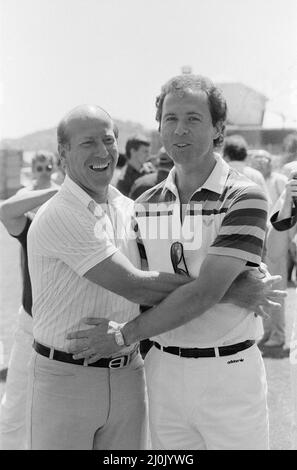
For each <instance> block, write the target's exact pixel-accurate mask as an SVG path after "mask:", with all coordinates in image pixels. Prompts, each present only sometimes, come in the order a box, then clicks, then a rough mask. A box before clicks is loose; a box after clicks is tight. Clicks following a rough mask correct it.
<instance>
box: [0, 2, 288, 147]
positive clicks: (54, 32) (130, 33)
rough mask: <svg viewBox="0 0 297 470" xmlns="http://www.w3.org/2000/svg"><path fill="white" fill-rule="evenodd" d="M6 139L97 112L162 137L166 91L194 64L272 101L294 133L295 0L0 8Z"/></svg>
mask: <svg viewBox="0 0 297 470" xmlns="http://www.w3.org/2000/svg"><path fill="white" fill-rule="evenodd" d="M0 18H1V20H0V21H1V24H0V31H1V33H0V34H1V42H0V138H8V137H10V138H11V137H20V136H23V135H25V134H28V133H31V132H34V131H37V130H41V129H47V128H50V127H54V126H56V125H57V123H58V121H59V120H60V119H61V118H62V117H63V115H64V114H65V113H66V112H68V111H69V110H70V109H71V108H73V107H74V106H76V105H78V104H82V103H96V104H99V105H100V106H102V107H103V108H105V109H106V110H107V111H108V112H109V113H110V114H111V115H112V116H113V117H115V118H118V119H123V120H130V121H134V122H139V123H141V124H143V125H144V126H145V127H147V128H149V129H156V128H157V125H156V122H155V119H154V116H155V106H154V102H155V97H156V96H157V95H158V93H159V91H160V88H161V85H162V84H163V83H164V82H165V81H166V80H167V79H169V78H170V77H171V76H173V75H177V74H179V73H180V72H181V67H182V66H184V65H189V66H191V67H192V70H193V72H194V73H201V74H203V75H207V76H209V77H210V78H212V79H213V80H214V81H232V82H238V81H239V82H243V83H245V84H246V85H248V86H250V87H252V88H255V89H256V90H257V91H260V92H261V93H264V94H265V95H266V96H267V97H268V98H269V102H268V103H267V110H268V112H267V115H266V117H265V124H266V125H272V126H274V125H286V126H289V125H293V126H294V127H296V126H297V1H296V0H0Z"/></svg>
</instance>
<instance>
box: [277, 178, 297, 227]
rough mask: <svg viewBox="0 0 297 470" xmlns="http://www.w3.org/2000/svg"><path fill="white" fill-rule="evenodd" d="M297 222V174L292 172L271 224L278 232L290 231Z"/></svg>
mask: <svg viewBox="0 0 297 470" xmlns="http://www.w3.org/2000/svg"><path fill="white" fill-rule="evenodd" d="M296 222H297V173H296V172H292V173H291V175H290V177H289V179H288V181H287V183H286V188H285V190H284V192H283V194H282V195H281V196H280V198H279V200H278V201H277V202H276V204H275V206H274V208H273V215H272V217H271V223H272V225H273V227H274V228H275V229H276V230H279V231H283V230H290V228H292V227H293V226H294V225H295V224H296Z"/></svg>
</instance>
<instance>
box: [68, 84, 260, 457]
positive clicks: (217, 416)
mask: <svg viewBox="0 0 297 470" xmlns="http://www.w3.org/2000/svg"><path fill="white" fill-rule="evenodd" d="M156 103H157V120H158V122H159V124H160V131H161V137H162V140H163V144H164V147H165V149H166V152H167V153H168V155H169V156H170V157H171V158H172V159H173V161H174V164H175V166H174V168H173V170H171V172H170V173H169V176H168V178H167V179H166V180H165V181H164V182H162V183H160V184H159V185H157V186H156V187H155V188H153V189H151V190H149V191H147V192H146V193H144V195H143V196H141V197H140V199H139V202H140V206H138V207H137V213H136V216H137V222H138V228H139V231H140V235H141V237H142V242H143V244H144V246H145V249H146V253H147V258H148V264H149V268H150V269H158V270H164V271H168V272H174V271H175V272H184V273H189V274H190V275H191V276H193V277H197V278H196V279H195V280H193V281H192V282H190V283H189V284H187V285H185V286H182V287H180V288H178V289H177V290H176V291H175V292H173V293H172V294H170V295H169V296H168V297H167V298H166V299H165V300H164V301H162V302H161V303H160V304H159V305H158V306H157V307H154V308H153V309H150V310H148V311H146V312H145V313H144V314H142V315H140V316H138V317H136V318H135V319H134V320H132V321H130V322H128V323H126V324H125V325H124V326H122V328H121V334H122V337H123V340H124V343H125V345H128V344H132V343H134V342H135V341H137V340H140V339H143V338H147V337H149V338H152V339H153V341H154V347H153V348H152V349H151V350H150V352H149V353H148V355H147V357H146V359H145V363H146V376H147V384H148V395H149V412H150V429H151V437H152V446H153V448H154V449H266V448H267V447H268V410H267V402H266V392H267V384H266V378H265V370H264V365H263V361H262V357H261V354H260V352H259V350H258V348H257V345H256V339H257V338H258V337H259V336H261V334H262V324H261V319H260V318H259V317H256V316H255V314H254V307H253V306H252V304H251V305H250V308H244V307H246V306H244V305H243V306H241V307H240V306H235V305H232V304H231V303H222V300H223V297H224V294H225V293H226V291H227V290H228V289H229V288H230V286H231V285H232V283H233V282H234V281H235V280H236V279H237V278H238V276H244V274H245V273H246V272H247V271H249V270H251V269H254V268H258V267H259V266H260V263H261V253H262V246H263V241H264V237H265V229H266V218H267V201H266V198H265V196H264V194H263V192H262V191H261V189H260V188H259V187H258V186H257V185H255V184H254V183H253V182H251V181H250V180H248V179H247V178H246V177H245V176H244V175H241V174H239V173H238V172H237V171H236V170H234V169H232V168H230V167H229V166H228V164H227V163H226V162H224V161H223V159H222V158H221V157H220V156H219V155H217V154H215V153H214V148H215V146H217V145H219V144H220V143H222V141H223V129H224V124H225V119H226V103H225V100H224V98H223V96H222V95H221V93H220V92H219V90H218V89H217V88H216V87H215V86H214V85H213V84H212V82H211V81H210V80H209V79H207V78H205V77H201V76H178V77H174V78H173V79H171V80H169V81H168V82H167V83H166V84H165V85H164V86H163V88H162V91H161V95H160V96H159V97H158V98H157V102H156ZM162 220H164V221H165V222H164V224H162ZM151 226H153V228H154V236H153V237H152V236H151V234H152V231H150V230H149V229H150V228H151ZM156 226H157V227H158V228H159V229H160V230H159V231H158V230H155V228H156ZM162 227H163V228H164V227H168V233H167V235H166V236H164V231H163V229H162ZM191 235H192V237H191ZM251 295H252V293H251ZM89 323H92V322H91V321H89ZM96 323H97V327H96V329H95V330H89V331H86V332H84V333H82V334H81V335H80V336H81V338H82V340H81V343H82V344H84V345H88V346H89V348H88V349H86V350H85V351H84V352H81V353H78V352H76V354H75V356H74V357H88V356H89V354H95V353H96V354H95V356H94V358H93V359H90V362H92V360H97V359H98V357H101V356H102V355H103V354H106V353H107V352H109V353H110V352H113V351H115V350H118V348H119V347H118V346H117V345H116V343H115V341H114V337H113V335H111V334H109V333H108V330H107V328H108V322H107V320H100V321H99V320H94V321H93V324H96ZM70 337H71V338H74V337H79V335H75V334H74V335H73V334H72V335H70ZM78 345H79V341H78V343H77V344H76V351H78V349H79V348H78ZM73 350H75V348H73Z"/></svg>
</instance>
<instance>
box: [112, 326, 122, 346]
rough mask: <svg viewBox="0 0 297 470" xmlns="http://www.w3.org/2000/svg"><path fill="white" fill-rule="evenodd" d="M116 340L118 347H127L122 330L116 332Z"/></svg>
mask: <svg viewBox="0 0 297 470" xmlns="http://www.w3.org/2000/svg"><path fill="white" fill-rule="evenodd" d="M114 339H115V342H116V343H117V345H118V346H125V341H124V337H123V335H122V332H121V330H120V329H119V330H116V331H115V332H114Z"/></svg>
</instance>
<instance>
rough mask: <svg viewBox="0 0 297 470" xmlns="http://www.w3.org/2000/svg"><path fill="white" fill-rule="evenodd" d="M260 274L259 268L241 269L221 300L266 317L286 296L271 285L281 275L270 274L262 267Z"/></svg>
mask: <svg viewBox="0 0 297 470" xmlns="http://www.w3.org/2000/svg"><path fill="white" fill-rule="evenodd" d="M260 274H261V271H260ZM262 275H263V277H259V270H248V271H243V272H242V273H241V274H240V275H239V276H238V277H237V278H236V279H235V281H234V282H233V283H232V285H231V286H230V288H229V289H228V291H227V292H226V294H225V295H224V298H223V299H222V302H224V303H226V302H228V303H232V304H235V305H238V306H239V307H242V308H247V309H249V310H253V311H254V312H255V314H256V315H260V316H262V317H267V316H269V315H270V314H272V313H273V311H275V310H278V309H279V308H281V303H280V301H281V300H282V299H283V298H284V297H286V295H287V293H286V291H282V290H277V289H273V286H274V284H276V283H278V282H279V281H280V280H281V279H282V277H281V276H270V275H269V273H268V271H267V270H265V269H264V270H263V268H262Z"/></svg>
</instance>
